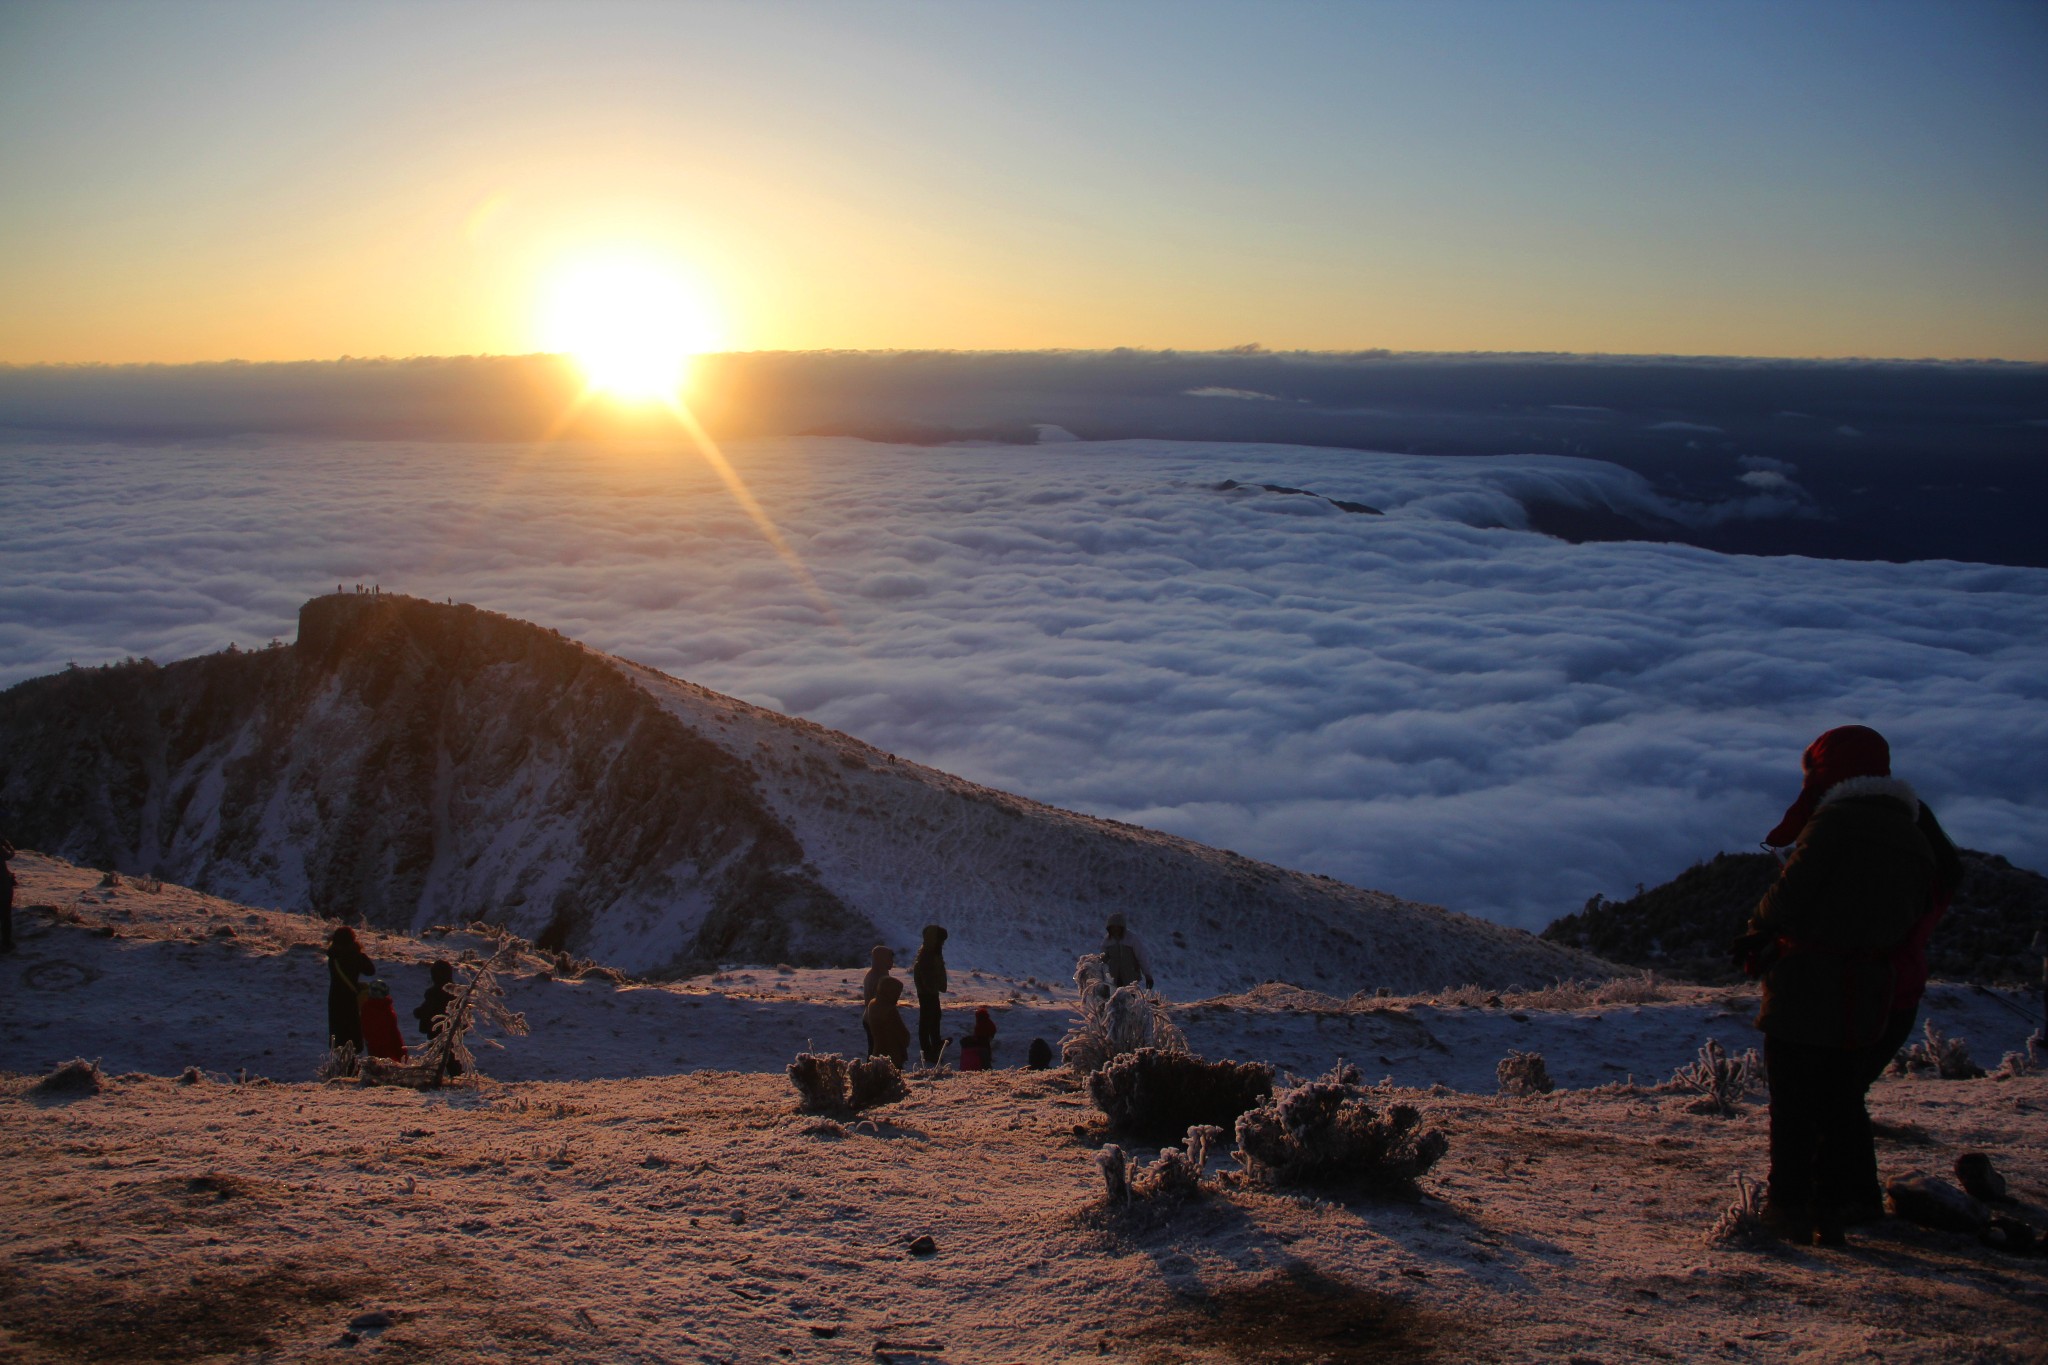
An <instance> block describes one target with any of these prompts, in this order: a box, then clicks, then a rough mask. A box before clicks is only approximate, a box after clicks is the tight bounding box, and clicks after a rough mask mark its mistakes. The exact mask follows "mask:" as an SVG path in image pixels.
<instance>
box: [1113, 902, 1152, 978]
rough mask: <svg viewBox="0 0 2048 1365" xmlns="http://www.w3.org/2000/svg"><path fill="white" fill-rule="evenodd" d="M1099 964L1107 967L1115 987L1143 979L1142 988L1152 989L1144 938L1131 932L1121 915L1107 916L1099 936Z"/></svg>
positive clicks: (1148, 958) (1149, 963) (1149, 962)
mask: <svg viewBox="0 0 2048 1365" xmlns="http://www.w3.org/2000/svg"><path fill="white" fill-rule="evenodd" d="M1102 965H1103V966H1105V967H1107V968H1109V975H1110V979H1111V980H1112V981H1114V982H1115V983H1116V984H1117V987H1118V988H1119V989H1121V988H1122V987H1125V986H1128V985H1130V984H1131V983H1132V982H1133V981H1138V980H1143V981H1144V983H1145V989H1146V990H1148V991H1149V990H1151V989H1152V959H1151V958H1150V957H1149V956H1148V955H1147V954H1146V952H1145V941H1144V940H1143V939H1141V938H1139V937H1138V936H1137V935H1136V934H1134V933H1132V932H1131V929H1130V926H1129V925H1127V924H1125V923H1124V917H1123V915H1121V914H1115V915H1111V916H1110V917H1109V926H1108V929H1107V930H1106V931H1105V932H1104V934H1103V936H1102Z"/></svg>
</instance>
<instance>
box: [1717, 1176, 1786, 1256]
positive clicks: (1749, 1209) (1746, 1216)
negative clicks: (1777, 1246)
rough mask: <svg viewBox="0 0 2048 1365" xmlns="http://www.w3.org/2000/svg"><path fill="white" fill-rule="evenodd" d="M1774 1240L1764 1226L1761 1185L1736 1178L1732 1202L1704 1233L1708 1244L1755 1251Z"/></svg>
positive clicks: (1742, 1178)
mask: <svg viewBox="0 0 2048 1365" xmlns="http://www.w3.org/2000/svg"><path fill="white" fill-rule="evenodd" d="M1776 1240H1777V1239H1776V1238H1775V1237H1773V1236H1772V1235H1771V1230H1770V1228H1769V1227H1768V1226H1767V1225H1766V1224H1765V1223H1764V1187H1763V1185H1762V1184H1760V1183H1758V1184H1752V1183H1751V1182H1750V1181H1749V1180H1748V1179H1747V1178H1746V1177H1744V1176H1740V1175H1738V1176H1736V1177H1735V1202H1734V1203H1732V1204H1730V1205H1729V1206H1728V1207H1727V1208H1725V1209H1723V1210H1721V1216H1720V1217H1719V1218H1717V1219H1715V1220H1714V1226H1713V1227H1711V1228H1709V1229H1708V1230H1707V1245H1708V1246H1718V1247H1734V1248H1738V1249H1742V1250H1754V1249H1755V1248H1757V1247H1761V1246H1768V1245H1770V1244H1771V1243H1772V1242H1774V1241H1776Z"/></svg>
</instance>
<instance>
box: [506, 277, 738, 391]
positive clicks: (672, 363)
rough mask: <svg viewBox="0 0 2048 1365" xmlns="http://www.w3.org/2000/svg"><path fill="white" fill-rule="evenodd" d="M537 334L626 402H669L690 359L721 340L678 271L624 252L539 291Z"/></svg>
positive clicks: (705, 306) (595, 383)
mask: <svg viewBox="0 0 2048 1365" xmlns="http://www.w3.org/2000/svg"><path fill="white" fill-rule="evenodd" d="M538 331H539V341H540V345H541V347H542V349H544V350H548V351H555V352H559V353H562V354H565V355H568V356H571V357H573V358H574V359H575V361H576V363H577V364H578V365H579V366H580V367H581V368H582V370H583V374H584V378H585V380H586V381H587V382H588V383H589V385H590V387H591V388H592V389H593V390H595V391H597V392H599V393H603V394H605V395H608V396H610V397H612V398H616V399H623V400H627V401H653V400H662V399H672V398H673V397H674V396H675V395H676V394H677V393H678V392H679V391H680V390H681V388H682V386H683V384H684V381H685V379H686V378H687V375H688V372H689V364H690V359H691V357H692V356H695V355H699V354H701V353H703V352H705V351H708V350H714V349H716V348H717V347H718V345H719V343H720V337H719V329H718V326H717V324H716V322H715V320H714V316H713V313H712V311H711V308H710V306H709V305H708V304H707V302H706V301H705V299H704V298H703V296H702V293H701V291H699V290H697V289H695V288H693V287H692V286H691V284H690V282H689V281H688V280H687V278H686V277H685V275H684V273H683V272H682V271H681V270H680V269H679V268H677V267H674V266H671V265H668V264H666V263H664V262H661V261H657V260H650V259H647V258H644V257H638V256H632V255H624V254H620V255H607V256H595V257H591V258H588V259H583V260H578V261H575V262H573V263H571V264H569V265H566V266H564V267H563V268H561V270H559V271H558V272H557V273H556V274H555V275H554V276H553V277H552V278H551V279H550V280H549V281H548V283H547V285H546V287H545V288H544V290H543V292H542V298H541V306H540V316H539V328H538Z"/></svg>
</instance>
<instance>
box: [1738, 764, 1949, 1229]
mask: <svg viewBox="0 0 2048 1365" xmlns="http://www.w3.org/2000/svg"><path fill="white" fill-rule="evenodd" d="M1803 766H1804V773H1805V778H1804V782H1803V784H1802V786H1801V789H1800V793H1799V799H1798V800H1796V801H1795V802H1793V804H1792V807H1791V808H1790V809H1789V810H1787V811H1786V812H1785V818H1784V819H1783V820H1782V821H1780V822H1779V824H1778V827H1777V828H1776V829H1774V830H1772V831H1771V833H1770V834H1769V835H1767V836H1766V837H1765V843H1766V844H1767V845H1769V846H1772V847H1781V846H1783V845H1785V844H1791V845H1792V847H1791V851H1790V853H1789V855H1787V856H1786V857H1785V865H1784V867H1783V868H1781V869H1780V871H1779V874H1778V880H1777V882H1776V883H1775V884H1774V885H1773V886H1772V887H1771V889H1770V890H1769V891H1768V892H1766V893H1765V895H1764V898H1763V900H1762V901H1760V902H1759V903H1758V905H1757V908H1756V910H1755V912H1754V913H1753V914H1752V916H1751V919H1750V925H1749V932H1748V933H1747V934H1745V935H1744V936H1743V938H1742V939H1740V940H1738V944H1737V947H1738V951H1739V952H1740V953H1741V955H1742V956H1743V958H1744V966H1745V968H1746V969H1748V970H1749V971H1751V973H1752V974H1753V975H1760V976H1761V977H1762V978H1763V1008H1762V1011H1761V1012H1760V1013H1759V1014H1758V1016H1757V1027H1758V1028H1760V1029H1762V1030H1763V1034H1764V1068H1765V1075H1766V1079H1767V1081H1768V1084H1769V1087H1770V1104H1771V1115H1770V1122H1771V1134H1770V1150H1771V1175H1770V1183H1769V1187H1768V1210H1767V1219H1768V1221H1769V1222H1770V1224H1771V1225H1772V1226H1773V1227H1774V1228H1776V1229H1777V1230H1778V1231H1779V1232H1780V1233H1782V1234H1784V1235H1787V1236H1790V1237H1793V1238H1795V1239H1798V1240H1802V1241H1803V1240H1806V1239H1807V1238H1808V1237H1812V1238H1814V1239H1816V1240H1819V1241H1821V1242H1823V1243H1827V1244H1839V1243H1840V1242H1841V1241H1842V1240H1843V1228H1844V1227H1845V1226H1846V1225H1847V1224H1848V1223H1849V1222H1851V1221H1854V1220H1856V1219H1857V1218H1859V1217H1861V1216H1864V1215H1866V1214H1868V1213H1869V1212H1870V1209H1869V1205H1870V1204H1871V1203H1872V1202H1874V1201H1877V1200H1878V1199H1879V1194H1878V1191H1877V1154H1876V1148H1875V1143H1874V1140H1873V1135H1872V1132H1871V1128H1870V1114H1869V1111H1868V1109H1866V1108H1865V1105H1864V1095H1865V1092H1866V1091H1867V1090H1868V1089H1869V1088H1870V1084H1871V1082H1872V1081H1873V1080H1875V1079H1876V1077H1877V1075H1878V1074H1879V1073H1880V1072H1881V1071H1882V1069H1883V1067H1884V1064H1885V1062H1887V1061H1888V1060H1889V1059H1890V1057H1891V1055H1892V1053H1893V1052H1895V1051H1896V1050H1897V1048H1898V1045H1899V1043H1900V1042H1902V1041H1903V1040H1904V1033H1903V1032H1901V1031H1900V1030H1901V1028H1902V1027H1903V1029H1904V1030H1906V1031H1910V1029H1911V1027H1912V1022H1913V1016H1914V1014H1915V1012H1917V1010H1918V1007H1919V1001H1920V991H1921V989H1922V988H1923V987H1924V986H1925V984H1926V974H1927V969H1926V946H1927V935H1928V934H1930V933H1931V932H1932V931H1933V925H1934V922H1935V921H1936V920H1938V919H1939V917H1940V914H1941V910H1942V908H1943V907H1944V906H1945V904H1946V900H1947V895H1948V894H1949V892H1950V891H1952V890H1953V888H1954V885H1955V882H1956V880H1957V879H1958V878H1959V875H1960V867H1961V863H1960V859H1958V858H1956V856H1955V851H1954V845H1953V844H1951V843H1949V841H1948V836H1947V835H1946V834H1945V833H1942V832H1941V827H1940V825H1939V824H1938V823H1937V822H1935V820H1934V816H1933V813H1932V812H1931V811H1928V810H1927V809H1926V808H1925V807H1924V806H1923V805H1922V804H1921V802H1920V799H1919V797H1918V796H1917V795H1916V794H1915V793H1914V791H1913V789H1912V788H1911V787H1910V786H1908V785H1907V784H1906V783H1904V782H1902V781H1900V780H1898V779H1897V778H1894V777H1893V776H1892V775H1891V749H1890V746H1889V745H1887V744H1886V743H1885V740H1884V737H1883V736H1882V735H1880V734H1878V733H1877V732H1876V731H1875V730H1872V729H1869V728H1867V727H1865V726H1861V725H1847V726H1842V727H1840V728H1838V729H1834V730H1830V731H1828V732H1827V733H1826V734H1824V735H1822V736H1821V737H1820V738H1819V739H1816V740H1815V741H1814V742H1813V743H1812V744H1811V745H1809V746H1808V747H1807V749H1806V752H1805V755H1804V757H1803ZM1916 962H1917V966H1916V965H1915V964H1916ZM1902 1016H1903V1025H1902V1022H1901V1020H1902ZM1877 1211H1878V1212H1880V1213H1881V1212H1882V1208H1881V1205H1880V1207H1879V1209H1878V1210H1877Z"/></svg>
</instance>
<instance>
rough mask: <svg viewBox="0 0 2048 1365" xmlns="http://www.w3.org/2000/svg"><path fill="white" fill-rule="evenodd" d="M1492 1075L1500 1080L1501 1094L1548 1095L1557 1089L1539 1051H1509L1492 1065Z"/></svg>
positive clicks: (1521, 1095) (1519, 1095)
mask: <svg viewBox="0 0 2048 1365" xmlns="http://www.w3.org/2000/svg"><path fill="white" fill-rule="evenodd" d="M1493 1077H1494V1079H1495V1080H1497V1081H1499V1082H1500V1089H1501V1093H1502V1094H1503V1095H1514V1096H1517V1097H1523V1096H1528V1095H1548V1094H1549V1093H1550V1092H1551V1091H1553V1090H1555V1089H1557V1082H1556V1081H1553V1080H1552V1079H1550V1068H1549V1066H1547V1065H1546V1064H1545V1063H1544V1061H1543V1054H1542V1053H1540V1052H1512V1051H1511V1052H1509V1053H1508V1055H1507V1056H1505V1057H1503V1058H1501V1059H1500V1065H1498V1066H1496V1067H1494V1069H1493Z"/></svg>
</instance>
